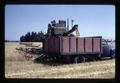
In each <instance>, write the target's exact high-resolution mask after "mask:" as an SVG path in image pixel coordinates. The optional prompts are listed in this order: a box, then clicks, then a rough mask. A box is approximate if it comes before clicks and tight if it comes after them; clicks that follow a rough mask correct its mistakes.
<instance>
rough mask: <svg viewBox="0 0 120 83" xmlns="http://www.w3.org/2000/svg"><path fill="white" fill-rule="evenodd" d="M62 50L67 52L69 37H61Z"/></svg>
mask: <svg viewBox="0 0 120 83" xmlns="http://www.w3.org/2000/svg"><path fill="white" fill-rule="evenodd" d="M62 52H63V53H68V52H69V37H62Z"/></svg>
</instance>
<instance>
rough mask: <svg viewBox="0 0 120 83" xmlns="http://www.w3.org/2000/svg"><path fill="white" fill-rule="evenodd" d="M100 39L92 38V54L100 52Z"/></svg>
mask: <svg viewBox="0 0 120 83" xmlns="http://www.w3.org/2000/svg"><path fill="white" fill-rule="evenodd" d="M100 49H101V40H100V38H93V52H100V51H101V50H100Z"/></svg>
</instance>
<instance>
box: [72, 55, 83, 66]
mask: <svg viewBox="0 0 120 83" xmlns="http://www.w3.org/2000/svg"><path fill="white" fill-rule="evenodd" d="M82 62H85V57H84V56H76V57H75V58H74V63H76V64H77V63H82Z"/></svg>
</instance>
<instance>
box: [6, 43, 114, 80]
mask: <svg viewBox="0 0 120 83" xmlns="http://www.w3.org/2000/svg"><path fill="white" fill-rule="evenodd" d="M16 47H19V43H5V77H6V78H43V79H44V78H51V79H52V78H81V79H83V78H84V79H88V78H91V79H96V78H97V79H104V78H105V79H114V78H115V59H111V60H102V61H92V62H85V63H79V64H57V63H56V64H55V63H54V64H53V65H48V64H42V63H34V62H33V60H29V61H27V60H26V59H25V57H24V56H23V55H22V54H20V53H18V51H17V50H15V48H16Z"/></svg>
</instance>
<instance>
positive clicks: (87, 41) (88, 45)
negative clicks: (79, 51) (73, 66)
mask: <svg viewBox="0 0 120 83" xmlns="http://www.w3.org/2000/svg"><path fill="white" fill-rule="evenodd" d="M85 52H90V53H92V38H85Z"/></svg>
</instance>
